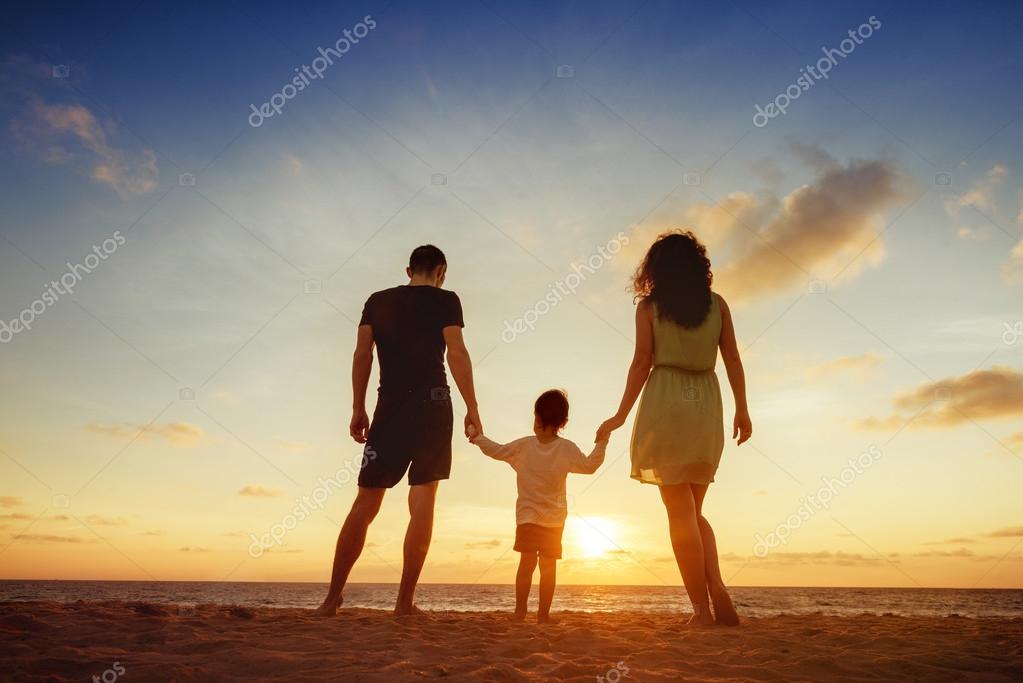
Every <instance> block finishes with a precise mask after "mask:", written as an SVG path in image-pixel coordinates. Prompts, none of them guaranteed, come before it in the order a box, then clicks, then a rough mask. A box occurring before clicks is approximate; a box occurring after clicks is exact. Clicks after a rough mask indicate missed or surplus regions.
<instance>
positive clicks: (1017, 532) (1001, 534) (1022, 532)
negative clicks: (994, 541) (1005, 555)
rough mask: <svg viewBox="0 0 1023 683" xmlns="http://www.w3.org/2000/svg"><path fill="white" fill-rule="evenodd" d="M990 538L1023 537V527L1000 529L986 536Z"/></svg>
mask: <svg viewBox="0 0 1023 683" xmlns="http://www.w3.org/2000/svg"><path fill="white" fill-rule="evenodd" d="M985 536H987V537H988V538H1019V537H1023V526H1010V527H1006V528H1005V529H998V530H997V531H992V532H991V533H989V534H985Z"/></svg>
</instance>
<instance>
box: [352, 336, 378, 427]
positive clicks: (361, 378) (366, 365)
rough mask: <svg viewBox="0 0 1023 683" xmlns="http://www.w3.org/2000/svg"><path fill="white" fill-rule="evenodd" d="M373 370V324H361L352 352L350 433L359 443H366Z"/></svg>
mask: <svg viewBox="0 0 1023 683" xmlns="http://www.w3.org/2000/svg"><path fill="white" fill-rule="evenodd" d="M372 371H373V326H372V325H359V332H358V336H357V337H356V341H355V353H354V354H352V422H351V424H349V426H348V433H349V434H351V435H352V438H353V439H355V441H356V442H357V443H366V436H367V433H368V432H369V415H367V414H366V389H367V388H368V387H369V375H370V373H371V372H372Z"/></svg>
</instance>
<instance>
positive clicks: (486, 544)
mask: <svg viewBox="0 0 1023 683" xmlns="http://www.w3.org/2000/svg"><path fill="white" fill-rule="evenodd" d="M500 546H501V542H500V541H499V540H497V539H496V538H493V539H491V540H489V541H473V542H472V543H466V544H465V547H466V548H470V549H471V548H499V547H500Z"/></svg>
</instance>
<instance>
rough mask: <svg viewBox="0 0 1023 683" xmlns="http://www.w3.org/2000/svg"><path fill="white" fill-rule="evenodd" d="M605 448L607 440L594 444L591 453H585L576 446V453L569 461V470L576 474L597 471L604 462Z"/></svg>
mask: <svg viewBox="0 0 1023 683" xmlns="http://www.w3.org/2000/svg"><path fill="white" fill-rule="evenodd" d="M605 450H607V441H601V442H600V443H597V444H594V445H593V450H592V451H590V454H589V455H583V452H582V451H581V450H579V449H578V448H576V453H575V455H574V457H573V458H572V461H571V462H570V463H569V469H568V471H569V472H573V473H575V474H593V473H594V472H596V471H597V468H599V467H600V466H601V465H602V464H604V451H605Z"/></svg>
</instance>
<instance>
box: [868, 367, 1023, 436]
mask: <svg viewBox="0 0 1023 683" xmlns="http://www.w3.org/2000/svg"><path fill="white" fill-rule="evenodd" d="M914 415H916V417H915V418H914V419H913V422H912V424H911V425H910V426H911V427H952V426H955V425H958V424H961V423H963V422H967V421H970V420H984V419H989V418H1000V417H1011V416H1014V415H1023V373H1020V372H1018V371H1017V370H1014V369H1012V368H1008V367H1002V366H994V367H992V368H991V369H990V370H975V371H973V372H969V373H967V374H965V375H961V376H959V377H950V378H947V379H942V380H938V381H936V382H925V383H924V384H922V385H920V386H919V387H917V388H916V389H914V390H913V391H910V392H907V393H904V394H902V395H900V396H897V397H896V398H895V400H894V412H893V413H892V414H890V415H888V416H886V417H880V418H878V417H868V418H866V419H863V420H857V421H856V422H854V423H853V426H854V427H856V428H858V429H888V428H890V427H893V426H898V425H902V424H905V422H906V421H907V420H909V419H910V418H912V417H913V416H914Z"/></svg>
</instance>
